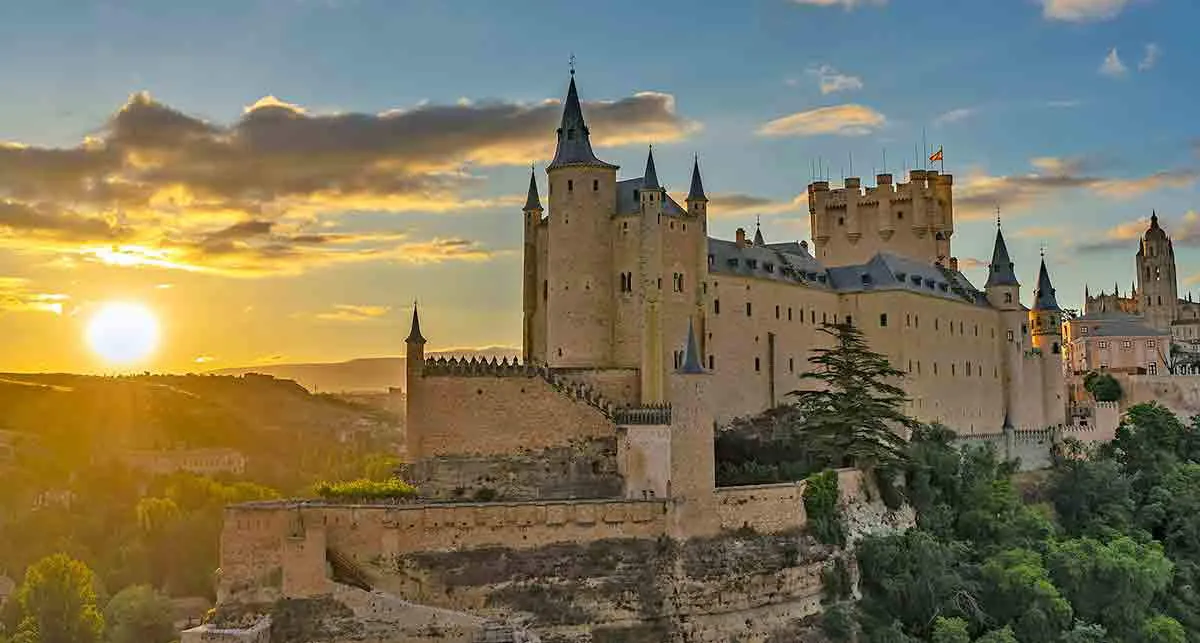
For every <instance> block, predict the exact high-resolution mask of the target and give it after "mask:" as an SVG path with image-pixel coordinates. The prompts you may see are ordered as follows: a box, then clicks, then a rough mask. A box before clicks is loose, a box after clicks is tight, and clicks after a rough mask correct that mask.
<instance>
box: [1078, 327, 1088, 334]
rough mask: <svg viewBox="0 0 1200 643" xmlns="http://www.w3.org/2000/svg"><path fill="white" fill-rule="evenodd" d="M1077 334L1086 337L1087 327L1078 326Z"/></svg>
mask: <svg viewBox="0 0 1200 643" xmlns="http://www.w3.org/2000/svg"><path fill="white" fill-rule="evenodd" d="M1079 334H1080V335H1087V334H1088V327H1087V326H1080V327H1079Z"/></svg>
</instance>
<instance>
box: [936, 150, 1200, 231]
mask: <svg viewBox="0 0 1200 643" xmlns="http://www.w3.org/2000/svg"><path fill="white" fill-rule="evenodd" d="M1030 164H1031V165H1032V166H1033V167H1034V170H1035V171H1033V172H1029V173H1026V174H1018V175H1011V176H992V175H988V174H984V173H975V174H969V175H967V177H966V179H965V180H964V181H963V182H962V186H961V187H960V188H959V189H958V191H957V194H956V195H955V207H956V209H957V211H958V214H959V216H961V217H962V218H963V219H964V220H971V219H989V218H991V217H993V216H995V208H996V207H997V206H999V207H1001V208H1002V209H1003V210H1005V211H1013V210H1016V211H1020V210H1025V209H1028V208H1030V207H1032V206H1034V205H1036V204H1038V203H1039V202H1042V201H1044V200H1046V199H1050V198H1052V197H1054V196H1056V195H1059V194H1063V193H1066V192H1069V191H1072V190H1091V191H1092V192H1094V193H1095V194H1098V195H1100V196H1103V197H1107V198H1112V199H1129V198H1132V197H1135V196H1138V195H1140V194H1143V193H1145V192H1148V191H1151V190H1157V189H1162V188H1182V187H1187V186H1189V185H1192V184H1193V183H1195V182H1196V181H1197V180H1200V172H1197V171H1196V170H1194V169H1190V168H1182V169H1172V170H1160V171H1157V172H1154V173H1151V174H1148V175H1145V176H1135V177H1130V178H1106V177H1102V176H1097V175H1095V174H1094V173H1091V172H1089V170H1091V169H1093V167H1092V166H1094V165H1096V162H1095V161H1094V160H1092V159H1087V158H1082V157H1074V158H1059V157H1040V158H1035V159H1032V160H1031V161H1030Z"/></svg>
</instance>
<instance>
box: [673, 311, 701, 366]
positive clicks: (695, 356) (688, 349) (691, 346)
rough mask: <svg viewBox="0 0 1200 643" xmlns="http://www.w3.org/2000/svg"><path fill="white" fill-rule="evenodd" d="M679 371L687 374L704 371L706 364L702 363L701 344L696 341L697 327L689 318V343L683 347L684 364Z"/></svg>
mask: <svg viewBox="0 0 1200 643" xmlns="http://www.w3.org/2000/svg"><path fill="white" fill-rule="evenodd" d="M679 372H680V373H687V374H699V373H703V372H704V366H703V365H701V363H700V346H699V345H698V344H697V343H696V327H695V324H693V323H692V321H691V320H688V335H687V345H686V346H685V347H684V349H683V366H681V367H680V368H679Z"/></svg>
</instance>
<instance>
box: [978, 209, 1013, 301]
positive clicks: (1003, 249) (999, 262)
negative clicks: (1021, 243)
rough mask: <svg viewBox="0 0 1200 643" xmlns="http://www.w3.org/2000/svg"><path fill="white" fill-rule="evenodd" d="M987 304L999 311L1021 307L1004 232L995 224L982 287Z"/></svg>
mask: <svg viewBox="0 0 1200 643" xmlns="http://www.w3.org/2000/svg"><path fill="white" fill-rule="evenodd" d="M984 290H986V292H987V298H988V302H990V303H991V304H992V306H993V307H995V308H999V309H1001V310H1014V309H1019V308H1020V307H1021V297H1020V295H1021V283H1020V282H1019V281H1017V273H1016V270H1015V267H1014V266H1013V262H1012V259H1011V258H1009V256H1008V244H1006V243H1005V242H1004V232H1003V231H1002V230H1001V229H1000V223H999V221H997V222H996V242H995V244H994V245H993V246H992V262H991V263H990V264H988V279H987V284H986V285H985V286H984Z"/></svg>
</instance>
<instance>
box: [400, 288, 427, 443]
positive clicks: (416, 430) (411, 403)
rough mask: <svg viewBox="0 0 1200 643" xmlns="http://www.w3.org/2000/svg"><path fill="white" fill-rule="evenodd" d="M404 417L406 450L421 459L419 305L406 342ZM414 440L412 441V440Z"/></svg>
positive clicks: (422, 355)
mask: <svg viewBox="0 0 1200 643" xmlns="http://www.w3.org/2000/svg"><path fill="white" fill-rule="evenodd" d="M404 346H405V353H404V379H405V383H404V415H405V417H406V418H408V422H407V423H406V424H405V429H404V432H405V448H406V449H407V451H408V456H409V457H410V458H414V459H415V458H419V457H420V455H421V445H420V439H419V436H420V434H421V430H420V429H421V427H420V424H419V423H420V418H422V417H424V415H423V412H422V408H421V403H422V402H423V400H422V399H421V396H420V394H419V391H420V388H421V387H420V386H419V385H418V381H419V380H420V379H421V378H422V377H424V376H425V336H424V335H422V334H421V317H420V315H418V314H417V305H416V304H415V303H414V304H413V314H412V326H411V327H410V329H409V332H408V337H407V338H405V340H404ZM410 438H412V439H410Z"/></svg>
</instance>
